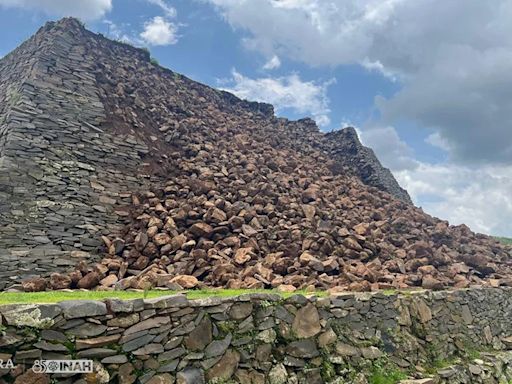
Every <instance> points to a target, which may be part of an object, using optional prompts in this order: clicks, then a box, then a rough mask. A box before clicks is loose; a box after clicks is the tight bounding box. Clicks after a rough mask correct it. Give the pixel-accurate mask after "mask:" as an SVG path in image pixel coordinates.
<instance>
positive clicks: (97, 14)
mask: <svg viewBox="0 0 512 384" xmlns="http://www.w3.org/2000/svg"><path fill="white" fill-rule="evenodd" d="M0 7H6V8H23V9H27V10H32V11H40V12H44V13H47V14H49V15H56V16H75V17H78V18H80V19H83V20H97V19H100V18H102V17H103V16H105V14H106V13H108V12H110V10H111V9H112V0H74V1H69V0H37V1H33V0H0Z"/></svg>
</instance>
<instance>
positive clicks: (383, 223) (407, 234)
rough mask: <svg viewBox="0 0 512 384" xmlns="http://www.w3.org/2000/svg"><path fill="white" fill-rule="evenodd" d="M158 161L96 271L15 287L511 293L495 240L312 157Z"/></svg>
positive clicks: (220, 149)
mask: <svg viewBox="0 0 512 384" xmlns="http://www.w3.org/2000/svg"><path fill="white" fill-rule="evenodd" d="M169 160H170V161H172V160H174V165H175V169H174V173H175V174H176V175H177V176H174V177H171V178H170V179H169V181H168V182H167V183H166V185H165V186H163V187H162V188H161V189H155V190H154V191H147V192H145V193H142V194H141V195H133V197H132V200H133V206H132V216H133V223H132V224H131V225H130V226H129V227H128V228H127V230H126V233H125V234H124V236H121V237H117V236H112V237H104V238H103V240H104V243H105V250H106V252H105V253H106V255H105V257H104V259H103V260H102V261H101V262H100V263H98V264H97V265H95V266H93V267H89V268H88V267H87V266H86V265H81V266H80V267H79V268H78V269H77V271H75V272H74V273H73V274H71V275H70V276H64V275H61V274H53V275H52V277H51V278H50V280H49V283H48V284H47V285H46V281H45V280H43V279H39V280H37V281H39V282H40V283H41V286H40V287H39V288H32V287H31V284H32V285H33V283H34V282H33V281H31V282H29V283H27V284H25V286H26V289H27V290H32V289H34V290H38V289H43V288H45V287H46V286H48V287H50V288H53V289H59V288H60V289H62V288H69V287H74V286H76V287H79V288H93V287H95V286H97V285H99V286H100V287H102V288H105V289H109V288H112V287H115V288H116V289H128V288H137V289H148V288H151V287H155V286H159V287H167V288H174V289H181V288H194V287H201V286H213V287H225V288H278V289H280V290H287V291H292V290H295V289H329V288H335V289H339V290H355V291H365V290H374V289H393V288H408V287H423V288H428V289H441V288H444V287H459V288H465V287H468V286H472V285H491V286H499V285H512V279H511V278H510V276H511V274H510V272H511V263H510V253H509V252H510V251H508V250H507V249H505V248H504V246H502V245H501V244H500V243H498V242H497V241H496V240H494V239H492V238H490V237H487V236H484V235H478V234H475V233H473V232H471V231H470V230H469V228H467V227H466V226H464V225H462V226H456V227H454V226H449V225H448V223H447V222H445V221H441V220H439V219H436V218H433V217H431V216H429V215H427V214H425V213H424V212H423V211H422V210H421V209H419V208H416V207H414V206H412V205H410V204H407V203H405V202H402V201H400V200H397V199H395V198H394V197H392V196H391V195H389V194H387V193H385V192H382V191H379V190H377V189H376V188H371V187H367V186H365V185H363V184H362V183H360V182H359V181H358V180H357V179H354V178H352V177H347V176H343V175H333V174H332V173H331V172H330V171H329V166H328V165H329V164H328V163H324V162H323V161H322V162H313V161H309V159H308V158H304V157H301V156H297V155H296V154H294V153H293V152H291V151H286V150H282V149H280V148H273V147H272V146H271V145H269V144H263V143H261V142H257V141H252V140H250V136H249V135H246V134H243V135H242V134H237V135H234V136H233V137H231V138H230V139H229V140H223V141H219V142H216V143H214V144H211V143H209V142H205V143H203V144H201V145H198V146H197V148H196V152H195V154H194V155H192V156H190V157H183V156H182V154H181V153H180V152H175V153H171V154H170V156H169Z"/></svg>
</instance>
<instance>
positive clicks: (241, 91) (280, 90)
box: [225, 70, 335, 126]
mask: <svg viewBox="0 0 512 384" xmlns="http://www.w3.org/2000/svg"><path fill="white" fill-rule="evenodd" d="M334 81H335V80H334V79H331V80H329V81H326V82H323V83H316V82H313V81H304V80H302V79H301V78H300V77H299V75H298V74H296V73H293V74H291V75H288V76H283V77H277V78H272V77H262V78H257V79H251V78H249V77H246V76H244V75H242V74H241V73H239V72H237V71H236V70H233V71H232V79H230V81H229V82H230V83H232V84H231V85H230V86H228V87H226V88H225V90H226V91H228V92H232V93H234V94H235V95H237V96H238V97H240V98H242V99H247V100H255V101H260V102H266V103H271V104H273V105H274V107H276V110H277V112H279V111H282V110H284V109H290V110H293V111H294V112H296V113H299V114H310V115H311V116H313V118H314V119H315V120H316V122H317V124H318V125H320V126H323V125H327V124H329V123H330V120H329V116H328V115H329V113H330V112H331V110H330V109H329V98H328V97H327V89H328V87H329V85H331V84H333V82H334Z"/></svg>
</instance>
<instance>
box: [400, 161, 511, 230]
mask: <svg viewBox="0 0 512 384" xmlns="http://www.w3.org/2000/svg"><path fill="white" fill-rule="evenodd" d="M395 176H396V177H397V179H398V181H399V183H400V185H401V186H402V187H404V188H406V189H407V191H408V192H409V194H410V195H411V197H412V199H413V201H414V202H415V203H416V204H418V205H420V206H422V207H423V208H424V209H425V211H427V212H428V213H430V214H432V215H434V216H438V217H441V218H443V219H447V220H448V221H449V222H450V224H457V225H458V224H462V223H465V224H467V225H468V226H469V227H470V228H471V229H473V230H474V231H477V232H482V233H486V234H492V235H501V236H511V235H512V220H510V218H511V217H512V195H511V194H510V193H509V192H510V191H511V190H512V166H485V167H481V168H471V167H464V166H457V165H431V164H425V163H422V164H420V165H419V166H418V167H417V168H415V169H413V170H402V171H398V172H395Z"/></svg>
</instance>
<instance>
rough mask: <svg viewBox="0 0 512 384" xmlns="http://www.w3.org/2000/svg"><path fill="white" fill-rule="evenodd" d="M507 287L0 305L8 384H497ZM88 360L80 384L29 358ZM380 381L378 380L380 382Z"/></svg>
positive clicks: (509, 308) (510, 310)
mask: <svg viewBox="0 0 512 384" xmlns="http://www.w3.org/2000/svg"><path fill="white" fill-rule="evenodd" d="M511 293H512V289H510V288H488V289H469V290H457V291H438V292H432V291H420V292H414V293H409V294H396V293H387V294H385V293H382V292H380V293H346V294H342V295H337V296H331V297H314V296H313V297H304V296H301V295H294V296H290V297H288V298H283V297H281V296H279V295H275V294H246V295H241V296H238V297H233V298H223V299H221V298H209V299H202V300H187V299H186V298H185V296H182V295H175V296H166V297H162V298H157V299H146V300H143V299H136V300H131V301H120V300H118V299H107V300H105V301H104V302H100V301H67V302H62V303H59V304H45V305H17V306H2V307H0V314H1V317H2V322H3V331H2V336H1V337H0V357H2V358H3V359H8V358H11V359H13V360H14V362H15V364H16V368H15V369H13V370H10V371H8V372H7V371H4V372H1V374H2V375H3V378H0V382H5V381H2V380H4V379H5V380H12V379H14V378H15V377H16V383H35V382H37V383H49V382H50V380H52V381H51V382H52V383H75V384H85V383H89V384H90V383H107V382H110V383H121V384H130V383H151V384H155V383H159V384H164V383H165V384H168V383H171V384H172V383H179V384H201V383H241V384H286V383H296V384H298V383H308V384H320V383H338V384H341V383H347V384H348V383H359V384H365V383H368V382H370V383H376V382H382V381H377V380H378V378H379V377H381V376H383V375H388V376H392V377H394V378H395V382H398V381H399V380H403V381H401V382H402V383H409V384H411V383H412V384H433V383H450V384H455V383H486V384H494V383H496V384H497V383H508V382H510V380H512V351H510V348H512V338H511V336H512V323H511V322H510V318H511V316H512V295H511ZM41 358H43V359H64V358H80V359H92V360H94V362H95V363H94V364H95V373H93V374H87V375H86V376H84V377H81V376H80V375H75V376H72V377H62V376H60V377H59V376H58V375H52V376H51V377H50V376H48V375H44V374H39V375H36V374H34V372H32V371H31V370H30V367H31V366H32V363H33V361H34V360H37V359H41ZM386 382H389V381H386Z"/></svg>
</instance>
